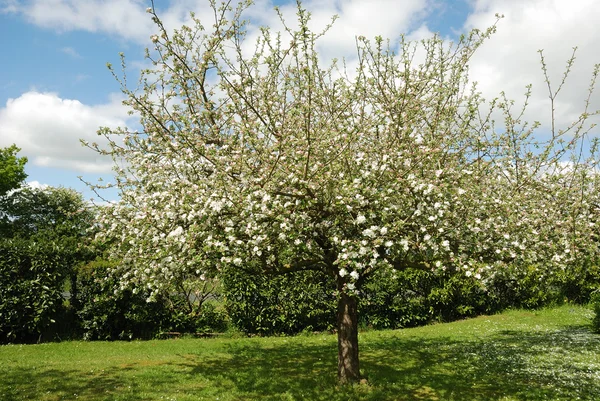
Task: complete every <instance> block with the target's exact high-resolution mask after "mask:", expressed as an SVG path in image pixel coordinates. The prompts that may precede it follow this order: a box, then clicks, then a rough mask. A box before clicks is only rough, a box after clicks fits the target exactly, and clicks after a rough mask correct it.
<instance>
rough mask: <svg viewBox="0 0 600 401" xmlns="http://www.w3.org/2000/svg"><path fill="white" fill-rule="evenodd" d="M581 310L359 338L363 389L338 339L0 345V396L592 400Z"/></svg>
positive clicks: (596, 351)
mask: <svg viewBox="0 0 600 401" xmlns="http://www.w3.org/2000/svg"><path fill="white" fill-rule="evenodd" d="M591 317H592V313H591V311H590V310H589V309H587V308H584V307H580V306H570V305H567V306H562V307H559V308H554V309H545V310H540V311H509V312H506V313H503V314H500V315H495V316H482V317H478V318H475V319H469V320H464V321H459V322H454V323H449V324H437V325H433V326H427V327H421V328H416V329H405V330H394V331H367V332H363V333H361V334H360V340H359V341H360V344H361V351H360V352H361V369H362V371H363V373H364V374H365V375H366V376H368V384H362V385H354V386H343V387H340V386H337V385H336V380H335V379H336V367H337V362H336V337H335V336H334V335H329V334H315V335H307V336H298V337H270V338H217V339H193V338H189V339H171V340H155V341H133V342H112V343H108V342H64V343H51V344H41V345H9V346H1V347H0V399H1V400H3V401H12V400H42V401H49V400H178V401H183V400H329V401H331V400H461V401H462V400H485V401H488V400H503V401H509V400H594V401H595V400H598V399H600V336H599V335H596V334H593V333H591V331H590V329H589V322H590V319H591Z"/></svg>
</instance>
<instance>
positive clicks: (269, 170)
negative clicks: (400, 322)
mask: <svg viewBox="0 0 600 401" xmlns="http://www.w3.org/2000/svg"><path fill="white" fill-rule="evenodd" d="M242 3H243V4H240V5H239V7H237V8H235V9H232V8H231V7H229V6H228V5H221V6H217V5H215V6H214V11H215V20H214V22H213V24H212V25H211V26H210V27H204V26H203V25H202V23H201V21H200V20H199V19H197V18H196V17H195V16H193V19H194V23H195V25H194V26H184V27H182V28H181V29H179V30H176V31H175V32H174V33H172V34H171V33H170V32H169V31H167V30H166V29H165V28H164V26H163V25H162V23H161V21H160V19H159V18H158V16H157V15H156V14H155V11H154V9H152V8H151V9H149V10H148V11H149V13H150V14H151V15H152V17H153V20H154V21H155V23H156V24H157V27H158V29H159V32H158V34H157V35H155V36H153V37H152V38H151V40H152V42H153V45H154V48H153V49H152V50H151V51H149V52H148V59H149V60H150V61H151V63H152V66H153V67H152V68H150V69H148V70H144V71H143V72H142V76H141V80H140V85H139V87H138V89H137V90H132V89H130V88H129V87H128V86H127V84H126V82H125V78H124V77H120V76H118V74H115V76H116V77H117V79H118V80H120V82H121V84H122V87H123V91H124V93H125V94H126V95H127V96H128V100H127V101H126V104H127V105H129V106H130V107H131V108H132V110H133V111H134V112H135V113H137V114H138V115H139V116H140V123H141V126H142V127H143V130H141V131H139V132H132V131H130V130H128V129H126V128H121V129H117V130H110V129H102V130H100V132H99V133H100V134H101V135H104V136H105V137H106V138H108V140H109V142H110V147H109V148H106V149H103V148H101V147H99V146H98V145H95V144H90V146H91V147H93V148H95V149H96V150H98V151H99V152H101V153H104V154H110V155H112V156H113V157H114V159H115V162H116V164H115V165H116V166H117V167H116V169H115V170H116V172H117V176H116V177H117V178H116V184H115V185H117V186H118V187H119V189H120V197H121V198H120V202H118V203H116V204H112V205H110V206H109V207H106V208H104V214H103V217H102V219H101V225H102V227H103V230H102V233H101V234H100V239H101V240H104V241H110V242H112V243H113V247H112V250H113V252H114V254H115V256H116V257H118V258H119V260H121V261H122V263H121V265H120V267H119V268H118V270H117V271H116V273H117V274H119V275H120V277H121V280H122V285H123V286H128V285H132V284H133V285H136V286H140V285H143V286H146V287H148V288H150V289H152V290H153V291H154V293H159V292H160V291H165V290H167V289H168V286H169V283H172V282H174V281H179V282H180V281H184V280H188V279H193V278H195V279H198V278H205V277H212V276H214V275H218V273H219V272H220V271H223V269H232V268H233V269H236V268H239V269H243V268H245V266H249V265H250V264H252V266H259V267H260V269H261V271H263V272H264V273H265V274H269V273H285V272H292V271H298V270H321V271H323V272H326V273H327V274H329V275H330V276H331V277H334V278H335V282H336V288H332V295H335V296H336V297H337V299H338V310H337V316H338V320H337V335H338V351H339V352H338V378H339V380H340V382H352V381H356V380H358V379H359V378H360V373H359V358H358V331H357V322H358V317H357V299H358V297H360V293H361V292H360V291H361V285H362V284H363V282H364V280H365V279H366V278H368V277H369V276H370V275H371V274H373V272H375V271H376V270H377V269H402V268H404V267H407V266H413V267H421V268H424V269H433V270H436V269H458V270H460V271H464V274H466V275H467V276H473V277H477V278H479V279H481V280H485V278H486V277H488V276H489V274H491V273H493V272H494V271H495V270H496V269H501V268H503V266H507V265H508V264H510V263H512V262H514V261H518V260H522V261H530V262H532V263H534V262H535V261H538V260H540V259H541V258H546V257H547V255H549V254H553V255H554V254H556V255H558V256H557V260H556V263H557V264H559V263H560V262H561V261H564V258H565V257H564V255H565V253H564V250H565V249H567V248H568V247H567V248H565V247H564V246H563V250H562V251H560V252H558V251H557V249H558V248H557V247H556V246H555V245H554V242H553V241H550V237H547V238H546V237H544V235H546V234H547V231H548V224H547V222H548V220H547V218H548V217H547V215H550V216H551V217H550V218H555V217H556V216H557V214H552V213H551V210H550V209H551V208H547V210H546V211H545V213H546V214H544V213H540V212H539V206H540V205H539V201H540V199H543V197H544V196H550V197H552V196H554V195H553V194H554V192H552V191H550V192H548V191H549V188H550V185H546V184H545V181H548V180H549V178H548V177H554V175H552V174H549V173H548V172H549V171H550V170H551V169H552V168H553V166H555V165H556V162H557V161H558V160H559V159H560V157H561V156H562V153H561V152H563V153H564V152H569V151H570V150H572V149H574V147H575V145H576V144H577V143H579V139H581V138H583V137H584V136H585V135H586V132H587V131H586V129H585V128H582V129H581V130H580V131H579V132H578V133H577V134H576V135H572V136H571V137H570V138H572V139H573V140H572V141H571V142H567V143H566V144H564V146H562V147H561V148H560V149H561V151H560V152H559V151H558V150H557V149H558V148H557V147H556V146H555V145H556V143H557V141H559V140H560V138H561V137H563V136H564V135H567V134H566V133H557V134H556V135H555V136H553V138H552V139H550V140H548V141H546V142H536V141H535V140H534V139H533V128H535V127H533V128H532V129H524V128H523V127H525V128H527V127H526V125H524V124H522V123H521V121H519V119H518V118H516V117H515V118H513V117H512V114H511V110H510V103H509V102H508V101H506V100H503V99H501V98H500V99H496V100H495V101H493V102H492V103H491V104H490V105H487V106H486V104H485V103H484V100H483V99H482V98H481V97H480V95H479V94H478V93H477V91H476V89H475V87H471V86H470V85H469V84H468V77H467V71H468V66H467V63H468V61H469V59H470V57H471V56H472V55H473V53H474V51H475V50H476V49H477V48H478V47H479V46H480V45H481V44H482V43H483V41H484V40H485V39H486V38H487V37H488V36H489V35H491V34H492V33H493V31H494V28H490V29H489V30H487V31H484V32H481V31H473V32H471V33H470V34H469V35H467V36H464V37H461V38H460V40H459V41H458V42H457V43H454V44H451V43H445V42H443V41H442V40H441V39H439V38H437V37H434V38H431V39H428V40H425V41H423V42H422V43H420V44H418V43H410V42H407V41H405V40H404V38H401V39H400V43H399V50H398V51H393V50H392V47H391V46H390V45H389V43H388V42H386V41H384V40H383V39H381V38H375V39H374V40H369V39H367V38H364V37H359V38H357V57H358V58H357V60H358V61H357V67H356V70H352V71H349V70H348V68H347V67H346V65H345V64H340V63H336V62H335V61H332V62H327V61H326V60H325V61H324V60H322V59H321V57H320V55H319V53H318V51H317V42H318V40H319V38H320V37H321V36H322V35H323V34H326V32H322V33H315V32H313V31H311V29H310V27H309V22H310V15H309V13H308V12H307V11H306V10H305V9H303V8H302V6H301V5H300V4H299V6H298V13H297V16H298V28H297V29H292V28H289V27H288V25H285V21H283V23H284V26H285V27H286V28H285V30H284V31H283V32H281V33H274V32H272V31H271V30H269V29H267V28H264V29H262V30H261V35H260V37H259V38H258V39H257V41H256V43H252V45H253V46H248V40H247V39H246V38H245V24H244V23H243V22H242V12H243V10H244V9H245V8H246V7H247V6H249V5H250V4H249V3H250V2H242ZM394 46H395V44H394ZM251 48H253V49H254V51H250V50H249V49H251ZM417 51H419V52H422V54H423V55H424V58H423V61H422V62H421V63H420V64H418V65H417V64H416V62H415V61H414V56H415V54H416V52H417ZM484 109H487V112H483V111H482V110H484ZM496 111H499V112H500V113H503V115H504V119H505V122H506V127H503V128H502V129H500V128H498V127H497V126H496V125H495V123H494V122H493V119H492V116H493V113H495V112H496ZM584 123H585V119H583V121H581V124H582V127H583V125H584ZM533 147H538V148H539V151H537V152H536V153H535V154H534V153H532V151H531V149H532V148H533ZM544 177H546V178H544ZM552 179H554V178H552ZM547 203H549V204H550V203H552V202H551V199H550V200H548V201H547ZM553 235H554V234H553ZM556 235H558V236H561V234H560V233H558V234H556ZM543 237H544V238H546V239H544V240H542V238H543ZM561 238H562V237H561ZM565 241H567V242H566V243H565V244H563V245H569V244H571V239H570V238H566V239H565ZM557 252H558V253H557ZM570 255H571V256H572V255H573V253H571V254H570Z"/></svg>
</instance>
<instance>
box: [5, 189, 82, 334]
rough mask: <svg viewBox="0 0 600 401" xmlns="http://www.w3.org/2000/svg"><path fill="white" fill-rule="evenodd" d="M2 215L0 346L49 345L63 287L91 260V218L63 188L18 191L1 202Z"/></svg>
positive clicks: (61, 310)
mask: <svg viewBox="0 0 600 401" xmlns="http://www.w3.org/2000/svg"><path fill="white" fill-rule="evenodd" d="M0 211H1V213H0V255H2V257H1V258H0V282H1V283H2V284H1V286H0V342H27V341H33V340H38V341H39V340H52V339H54V338H53V334H58V333H57V331H56V327H53V326H55V324H54V323H55V322H56V321H57V320H59V317H60V318H62V317H64V316H65V313H67V310H66V309H65V306H64V305H63V304H64V301H65V300H64V299H63V292H64V288H65V284H66V282H67V281H68V280H69V279H72V278H73V274H74V273H73V272H74V268H75V266H76V265H77V264H78V263H80V261H82V260H85V259H86V258H88V257H89V256H90V255H91V251H90V250H89V248H88V247H87V246H86V240H85V238H86V229H87V227H89V225H90V224H91V219H92V213H91V211H89V210H88V209H86V208H85V207H84V203H83V201H82V199H81V196H80V195H79V194H78V193H76V192H74V191H71V190H68V189H64V188H49V189H45V190H39V189H30V188H20V189H18V190H16V191H13V192H11V193H10V194H7V195H5V196H2V197H0Z"/></svg>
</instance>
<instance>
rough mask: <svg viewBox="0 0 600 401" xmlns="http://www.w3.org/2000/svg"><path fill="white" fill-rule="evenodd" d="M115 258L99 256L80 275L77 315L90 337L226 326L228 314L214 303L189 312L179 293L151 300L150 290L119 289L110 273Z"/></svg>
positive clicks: (119, 337) (118, 337) (149, 335)
mask: <svg viewBox="0 0 600 401" xmlns="http://www.w3.org/2000/svg"><path fill="white" fill-rule="evenodd" d="M112 266H113V263H112V262H109V261H106V260H101V259H98V260H96V261H93V262H91V263H88V264H86V265H84V266H82V267H81V268H80V269H79V274H78V276H77V287H78V289H79V290H78V293H77V299H76V303H77V305H79V307H78V311H77V316H78V318H79V322H80V325H81V331H82V336H83V338H84V339H87V340H123V339H127V340H129V339H149V338H154V337H156V336H158V335H159V334H160V333H162V332H174V331H176V332H181V333H197V332H201V331H203V332H214V331H224V330H225V329H226V327H227V320H226V316H225V314H224V313H223V312H222V311H220V310H218V308H216V307H215V305H214V304H212V303H210V302H208V303H206V302H205V303H204V304H203V305H202V308H200V311H199V313H197V314H190V313H189V312H188V311H187V309H186V306H187V303H186V302H185V299H183V298H182V296H180V295H177V294H175V295H170V296H169V297H161V298H158V299H157V300H155V301H153V302H148V301H147V298H148V296H149V295H150V294H149V291H140V292H138V293H133V292H132V291H131V290H127V289H126V290H123V291H116V292H115V289H117V288H118V280H117V279H116V278H114V277H112V276H110V275H109V274H108V271H109V269H110V268H111V267H112Z"/></svg>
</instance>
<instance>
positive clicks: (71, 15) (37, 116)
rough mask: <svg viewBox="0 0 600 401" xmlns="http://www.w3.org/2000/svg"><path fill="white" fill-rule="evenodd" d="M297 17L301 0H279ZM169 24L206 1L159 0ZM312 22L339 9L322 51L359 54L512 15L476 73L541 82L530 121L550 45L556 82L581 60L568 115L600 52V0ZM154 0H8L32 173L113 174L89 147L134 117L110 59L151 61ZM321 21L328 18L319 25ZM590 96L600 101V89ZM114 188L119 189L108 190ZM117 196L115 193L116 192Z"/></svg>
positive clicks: (5, 110) (9, 41)
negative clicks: (402, 38)
mask: <svg viewBox="0 0 600 401" xmlns="http://www.w3.org/2000/svg"><path fill="white" fill-rule="evenodd" d="M256 3H257V4H256V5H255V8H254V9H253V11H252V13H251V16H252V18H253V20H254V21H255V22H256V24H257V25H258V24H260V25H271V26H275V25H276V19H277V17H276V15H275V13H274V12H272V9H273V6H274V5H275V3H273V2H272V1H270V0H258V1H257V2H256ZM276 3H277V4H278V5H280V6H281V7H282V8H283V10H284V14H286V13H287V14H288V15H291V14H292V13H293V7H294V3H295V2H290V1H286V0H278V1H277V2H276ZM155 4H156V6H157V9H158V11H159V16H161V18H162V19H163V20H164V21H165V23H166V25H167V26H168V27H169V28H175V27H179V26H181V24H183V23H186V22H187V21H188V12H189V11H190V10H194V11H196V12H197V14H198V15H199V16H200V18H201V19H202V16H203V15H206V5H207V0H157V1H155ZM304 4H305V5H306V6H307V8H308V9H309V10H311V12H312V14H313V17H314V21H315V24H316V25H317V26H322V24H324V23H325V22H326V21H327V20H328V19H329V17H330V16H331V15H333V14H338V15H339V19H338V21H337V22H336V24H335V25H334V28H333V29H332V31H331V32H330V34H329V35H328V37H327V39H326V40H325V41H324V43H323V47H322V51H323V53H327V52H335V53H336V54H335V55H336V56H339V55H340V54H339V53H341V55H342V56H346V57H348V58H349V59H351V58H352V57H353V53H352V49H353V43H354V37H355V36H356V35H365V36H367V37H373V36H375V35H382V36H384V37H389V38H391V39H395V38H397V37H398V36H399V35H400V34H402V33H404V34H407V35H408V36H409V38H412V39H421V38H425V37H428V36H430V35H432V34H433V32H439V33H440V34H441V35H443V36H444V37H447V38H455V37H456V35H458V34H460V33H463V32H467V31H468V30H469V29H471V28H473V27H477V28H482V29H483V28H485V27H487V26H489V25H490V24H491V23H492V22H493V21H494V14H495V13H502V14H504V15H505V18H504V19H503V20H502V21H501V22H500V24H499V27H498V33H497V34H496V35H495V36H494V37H493V38H492V40H490V41H489V43H487V44H486V45H485V46H484V47H483V48H482V49H481V51H480V52H479V53H478V55H477V56H476V57H475V58H474V59H473V61H472V63H471V67H472V70H471V77H472V78H473V79H474V80H477V81H478V82H479V84H480V89H481V90H482V92H483V93H484V95H485V96H486V97H487V98H492V97H494V96H496V95H497V94H498V93H499V92H500V91H501V90H505V91H506V92H507V94H508V95H509V96H510V97H513V98H515V99H517V104H518V103H519V101H520V100H522V94H523V93H524V87H525V85H526V84H528V83H532V84H533V85H534V97H533V99H532V100H533V101H532V102H531V104H532V107H531V109H530V111H529V112H528V114H527V117H528V118H529V119H531V120H533V119H535V120H540V121H541V122H542V123H543V124H547V123H548V116H549V108H548V93H547V89H546V88H545V86H544V85H545V84H544V82H543V79H542V76H541V72H540V69H539V58H538V57H539V56H538V54H537V50H538V49H545V54H546V57H547V61H548V64H549V68H550V73H551V76H552V78H553V79H554V80H558V79H559V78H560V76H561V74H562V68H563V66H564V64H565V61H566V60H567V59H568V57H569V55H570V52H571V48H572V47H573V46H578V47H579V50H578V58H577V64H576V66H575V68H574V70H573V74H572V76H571V77H570V79H569V81H568V82H567V86H566V87H565V90H564V91H563V93H562V94H561V97H560V98H559V102H558V108H557V117H558V122H559V125H560V124H562V125H563V126H564V125H566V124H568V122H569V121H571V120H572V119H573V118H575V117H576V116H577V113H578V112H579V111H580V110H581V106H582V99H583V98H584V95H585V90H586V88H587V85H588V83H589V79H590V74H591V70H592V66H593V64H594V63H599V62H600V53H598V51H597V46H598V45H597V44H598V43H600V29H598V21H600V2H598V1H597V0H569V1H567V0H455V1H452V0H311V1H305V2H304ZM149 5H150V1H149V0H85V1H82V0H16V1H15V0H0V44H1V48H2V50H3V57H2V62H1V63H0V147H4V146H8V145H10V144H12V143H16V144H17V146H19V147H21V148H22V149H23V150H22V152H21V154H22V155H25V156H27V157H28V158H29V163H28V165H27V173H28V174H29V178H28V181H29V182H37V183H39V184H47V185H53V186H61V185H62V186H67V187H72V188H75V189H76V190H78V191H81V192H83V193H84V195H85V196H86V198H89V197H91V196H92V193H91V192H90V191H89V190H88V189H87V188H86V186H85V185H84V184H83V183H81V182H80V181H79V179H78V178H77V177H78V176H83V177H84V178H85V179H88V180H92V181H93V180H96V179H97V178H98V177H100V176H103V177H106V178H109V177H110V166H111V165H110V161H108V160H104V159H102V158H100V157H98V156H97V155H96V154H95V153H94V152H92V151H90V150H87V149H85V148H83V147H81V146H80V144H79V139H80V138H86V139H90V140H96V139H97V138H98V137H97V136H96V134H95V132H96V129H97V128H98V126H100V125H107V126H111V127H116V126H133V125H135V120H132V119H131V118H130V117H128V116H127V114H126V112H127V110H126V109H124V108H123V107H122V105H121V100H122V97H121V95H120V89H119V86H118V84H117V83H116V82H115V80H114V79H113V77H112V76H111V75H110V73H109V72H108V70H107V68H106V63H107V62H111V63H113V64H116V65H118V64H119V52H124V53H125V55H126V57H127V60H128V62H129V65H130V66H131V69H130V72H129V73H130V74H131V75H132V76H135V74H136V72H137V68H139V66H140V65H142V63H143V61H144V60H143V55H144V48H145V47H146V46H148V45H150V44H151V43H150V39H149V38H150V36H151V35H152V34H153V33H154V32H155V30H154V28H153V26H152V23H151V21H150V16H149V15H148V14H147V13H146V12H145V9H146V8H147V7H148V6H149ZM319 24H321V25H319ZM593 106H595V108H600V98H599V96H598V94H595V95H594V99H593ZM110 196H114V195H110ZM110 196H109V197H110Z"/></svg>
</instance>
